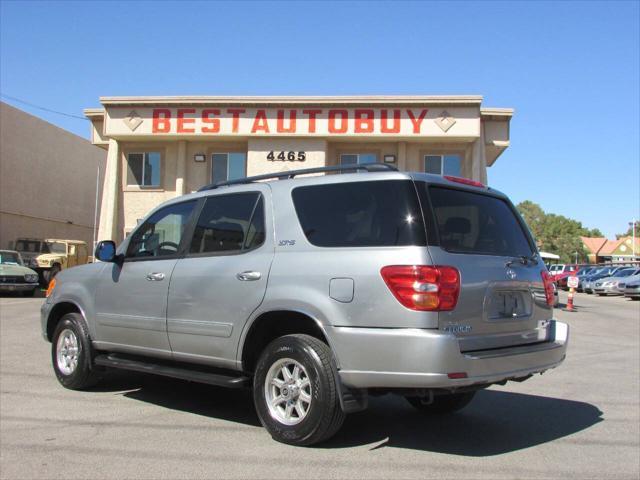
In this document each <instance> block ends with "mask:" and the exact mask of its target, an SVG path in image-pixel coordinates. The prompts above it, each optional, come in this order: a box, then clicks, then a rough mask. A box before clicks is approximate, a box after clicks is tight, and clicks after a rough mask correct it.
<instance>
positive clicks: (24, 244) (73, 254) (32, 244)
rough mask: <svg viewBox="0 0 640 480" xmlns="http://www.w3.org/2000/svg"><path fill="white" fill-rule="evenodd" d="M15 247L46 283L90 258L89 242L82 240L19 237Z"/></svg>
mask: <svg viewBox="0 0 640 480" xmlns="http://www.w3.org/2000/svg"><path fill="white" fill-rule="evenodd" d="M15 249H16V250H17V251H19V252H20V254H21V255H22V257H23V258H24V260H25V263H26V264H27V265H28V266H29V267H30V268H32V269H33V270H35V271H36V272H38V274H39V275H40V279H41V281H42V282H43V283H45V284H47V283H49V282H50V281H51V279H52V278H54V277H55V276H56V275H57V274H58V272H60V271H61V270H63V269H65V268H71V267H75V266H76V265H84V264H85V263H87V262H88V260H89V250H88V247H87V244H86V242H83V241H80V240H62V239H56V238H47V239H37V238H18V239H17V240H16V242H15Z"/></svg>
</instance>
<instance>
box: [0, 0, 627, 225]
mask: <svg viewBox="0 0 640 480" xmlns="http://www.w3.org/2000/svg"><path fill="white" fill-rule="evenodd" d="M639 5H640V2H637V1H628V2H606V3H599V2H585V3H581V2H567V3H563V2H531V3H526V2H496V3H491V2H477V3H473V2H451V3H439V2H438V3H436V2H434V3H428V2H408V3H401V2H393V3H384V2H376V3H344V2H340V3H338V2H330V3H303V2H300V3H294V2H284V3H268V2H257V3H248V2H246V3H243V2H234V3H214V2H180V3H173V2H155V3H152V2H137V3H134V2H127V3H118V2H104V3H101V2H68V3H67V2H55V1H49V2H42V3H41V2H13V1H4V0H2V1H1V3H0V90H1V92H2V93H3V94H4V95H10V96H13V97H17V98H21V99H24V100H27V101H29V102H32V103H34V104H38V105H41V106H44V107H47V108H50V109H54V110H59V111H62V112H67V113H71V114H75V115H80V116H81V115H82V109H83V108H86V107H95V106H99V103H98V97H100V96H103V95H181V94H182V95H278V94H281V95H296V94H300V95H302V94H309V95H332V94H335V95H348V94H425V95H426V94H480V95H483V96H484V98H485V100H484V105H485V106H492V107H513V108H515V109H516V114H515V116H514V118H513V120H512V124H511V146H510V147H509V149H508V150H507V151H506V152H505V153H504V154H503V155H502V156H501V157H500V158H499V159H498V161H497V162H496V164H495V165H494V166H493V167H492V168H490V169H489V182H490V184H491V185H492V186H494V187H495V188H498V189H500V190H503V191H505V192H506V193H508V194H509V195H510V196H511V198H512V199H513V200H514V202H519V201H522V200H526V199H528V200H532V201H534V202H536V203H539V204H540V205H541V206H542V207H543V208H544V209H545V210H546V211H549V212H553V213H558V214H562V215H566V216H569V217H571V218H575V219H577V220H580V221H581V222H582V223H583V224H584V225H585V226H587V227H590V228H595V227H598V228H600V229H601V230H602V231H603V232H604V233H605V234H606V235H608V236H610V237H612V236H613V235H614V234H615V233H617V232H621V231H624V230H626V229H627V228H628V225H627V223H628V222H629V221H631V219H632V218H633V217H634V216H635V218H640V191H639V189H640V158H639V156H640V136H639V135H640V133H639V132H640V122H639V120H640V118H639V117H640V98H639V90H640V87H639V85H640V73H639V68H640V67H639V62H640V47H639V45H640V33H639V23H640V20H639V19H640V8H639ZM3 100H4V101H6V102H7V103H10V104H13V105H15V106H17V107H19V108H22V109H24V110H26V111H29V112H30V113H33V114H35V115H37V116H39V117H41V118H44V119H46V120H48V121H50V122H52V123H54V124H56V125H59V126H61V127H62V128H65V129H67V130H70V131H72V132H74V133H77V134H78V135H82V136H84V137H88V130H89V127H88V124H87V122H85V121H82V120H78V119H74V118H68V117H64V116H60V115H54V114H49V113H46V112H43V111H39V110H36V109H33V108H30V107H26V106H24V105H21V104H19V103H17V102H14V101H11V100H8V99H6V98H3Z"/></svg>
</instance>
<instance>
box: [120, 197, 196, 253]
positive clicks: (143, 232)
mask: <svg viewBox="0 0 640 480" xmlns="http://www.w3.org/2000/svg"><path fill="white" fill-rule="evenodd" d="M195 203H196V202H195V201H190V202H184V203H176V204H173V205H169V206H168V207H165V208H163V209H161V210H158V211H157V212H156V213H154V214H153V215H152V216H151V217H149V219H148V220H147V221H146V222H144V223H143V224H142V225H141V226H140V227H139V228H138V229H137V230H136V231H135V232H134V233H133V235H132V237H131V241H130V242H129V247H128V248H127V258H141V257H166V256H169V255H176V254H177V253H178V250H179V247H180V242H181V241H182V234H183V233H184V230H185V227H186V226H187V224H188V223H189V217H190V216H191V213H192V212H193V208H194V206H195Z"/></svg>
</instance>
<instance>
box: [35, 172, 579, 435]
mask: <svg viewBox="0 0 640 480" xmlns="http://www.w3.org/2000/svg"><path fill="white" fill-rule="evenodd" d="M349 168H351V170H353V167H349ZM357 168H358V169H362V170H364V171H366V172H369V173H344V174H341V175H323V176H313V177H309V176H307V177H304V178H299V179H298V178H293V177H296V176H298V175H300V174H309V173H320V172H333V173H335V172H341V171H344V169H345V167H340V166H337V167H324V168H318V169H307V170H301V171H297V172H291V171H289V172H284V173H279V174H273V175H270V176H258V177H251V178H246V179H242V180H236V181H231V182H226V183H219V184H213V185H210V186H207V187H205V188H203V189H201V191H200V192H198V193H193V194H189V195H186V196H182V197H179V198H175V199H172V200H169V201H168V202H165V203H164V204H162V205H161V206H159V207H158V208H156V209H155V210H153V211H152V212H151V213H150V214H149V215H147V216H146V217H145V218H144V219H143V220H142V222H141V223H140V224H139V225H138V226H137V227H136V229H135V230H134V231H133V232H132V233H131V234H130V235H129V236H128V237H127V238H126V239H125V240H124V241H123V242H122V244H121V245H120V246H119V247H118V248H117V249H116V246H115V244H114V243H113V242H112V241H102V242H100V243H99V244H98V245H97V247H96V258H97V259H99V260H101V261H100V262H97V263H93V264H89V265H84V266H81V267H78V268H72V269H69V270H64V271H62V272H60V273H59V274H58V276H57V277H56V278H55V279H54V281H53V282H52V285H51V286H50V289H49V294H48V297H47V299H46V301H45V302H44V304H43V307H42V332H43V336H44V338H45V339H46V340H47V341H50V342H52V347H51V352H52V361H53V369H54V372H55V375H56V377H57V379H58V380H59V382H60V383H61V384H62V385H63V386H64V387H66V388H70V389H85V388H89V387H91V386H92V385H94V384H95V383H96V382H97V381H99V378H100V373H101V372H100V368H103V367H107V368H121V369H129V370H136V371H143V372H150V373H155V374H159V375H167V376H172V377H178V378H183V379H188V380H192V381H198V382H205V383H210V384H215V385H221V386H226V387H241V386H246V387H252V388H253V400H254V403H255V407H256V411H257V414H258V417H259V419H260V421H261V423H262V425H264V426H265V427H266V429H267V430H268V431H269V433H270V434H271V436H272V437H273V438H274V439H276V440H278V441H281V442H284V443H289V444H294V445H311V444H314V443H317V442H320V441H323V440H325V439H327V438H329V437H331V436H332V435H333V434H334V433H335V432H336V431H337V430H338V429H339V428H340V426H341V425H342V422H343V420H344V418H345V415H346V414H347V413H350V412H355V411H359V410H362V409H364V408H366V406H367V401H368V400H367V399H368V394H369V393H370V392H373V393H375V394H380V393H385V392H386V393H395V394H398V395H402V396H404V397H406V399H407V401H408V402H409V403H410V404H411V405H412V406H414V407H415V408H416V409H418V410H419V411H421V412H428V413H443V412H454V411H457V410H459V409H461V408H463V407H464V406H465V405H467V404H468V403H469V402H470V401H471V400H472V398H473V396H474V394H475V392H476V391H477V390H479V389H482V388H486V387H488V386H490V385H492V384H495V383H500V384H503V383H504V382H505V381H508V380H516V381H523V380H526V379H527V378H529V377H530V376H532V375H533V374H535V373H542V372H543V371H546V370H548V369H550V368H554V367H556V366H557V365H559V364H560V363H561V362H562V361H563V360H564V358H565V356H566V351H567V340H568V332H569V330H568V326H567V325H566V324H565V323H562V322H558V321H556V320H554V319H553V308H552V305H553V302H554V298H553V297H554V296H553V284H552V282H551V281H550V278H549V274H548V272H547V270H546V268H545V267H544V265H543V263H542V261H541V260H540V258H539V257H538V255H537V250H536V247H535V243H534V241H533V238H532V237H531V234H530V233H529V231H528V229H527V228H526V225H525V223H524V221H523V220H522V217H521V216H520V214H519V213H518V212H517V210H516V209H515V207H514V206H513V205H512V203H511V202H510V201H509V200H508V199H507V197H506V196H505V195H504V194H502V193H500V192H498V191H496V190H494V189H490V188H487V187H485V186H484V185H482V184H480V183H477V182H474V181H471V180H467V179H461V178H456V177H448V176H445V177H442V176H438V175H429V174H421V173H412V174H409V173H400V172H397V171H391V170H395V169H390V168H389V167H387V166H386V165H380V164H373V165H366V166H365V165H362V166H358V167H357ZM273 178H282V179H280V180H279V181H271V182H264V181H263V180H267V179H273Z"/></svg>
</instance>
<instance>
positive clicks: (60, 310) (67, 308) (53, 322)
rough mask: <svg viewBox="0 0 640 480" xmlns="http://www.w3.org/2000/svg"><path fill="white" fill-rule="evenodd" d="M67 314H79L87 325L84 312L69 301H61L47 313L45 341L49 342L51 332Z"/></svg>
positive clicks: (51, 336)
mask: <svg viewBox="0 0 640 480" xmlns="http://www.w3.org/2000/svg"><path fill="white" fill-rule="evenodd" d="M67 313H79V314H80V315H81V316H82V319H83V320H84V322H85V325H87V317H86V315H85V313H84V310H83V309H82V308H81V307H80V306H79V305H78V304H77V303H75V302H72V301H69V300H63V301H61V302H58V303H56V304H55V305H54V307H53V308H52V309H51V312H49V316H48V317H47V339H48V340H49V341H51V339H52V338H53V332H54V331H55V329H56V326H57V325H58V322H60V319H61V318H62V317H64V316H65V315H66V314H67Z"/></svg>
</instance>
